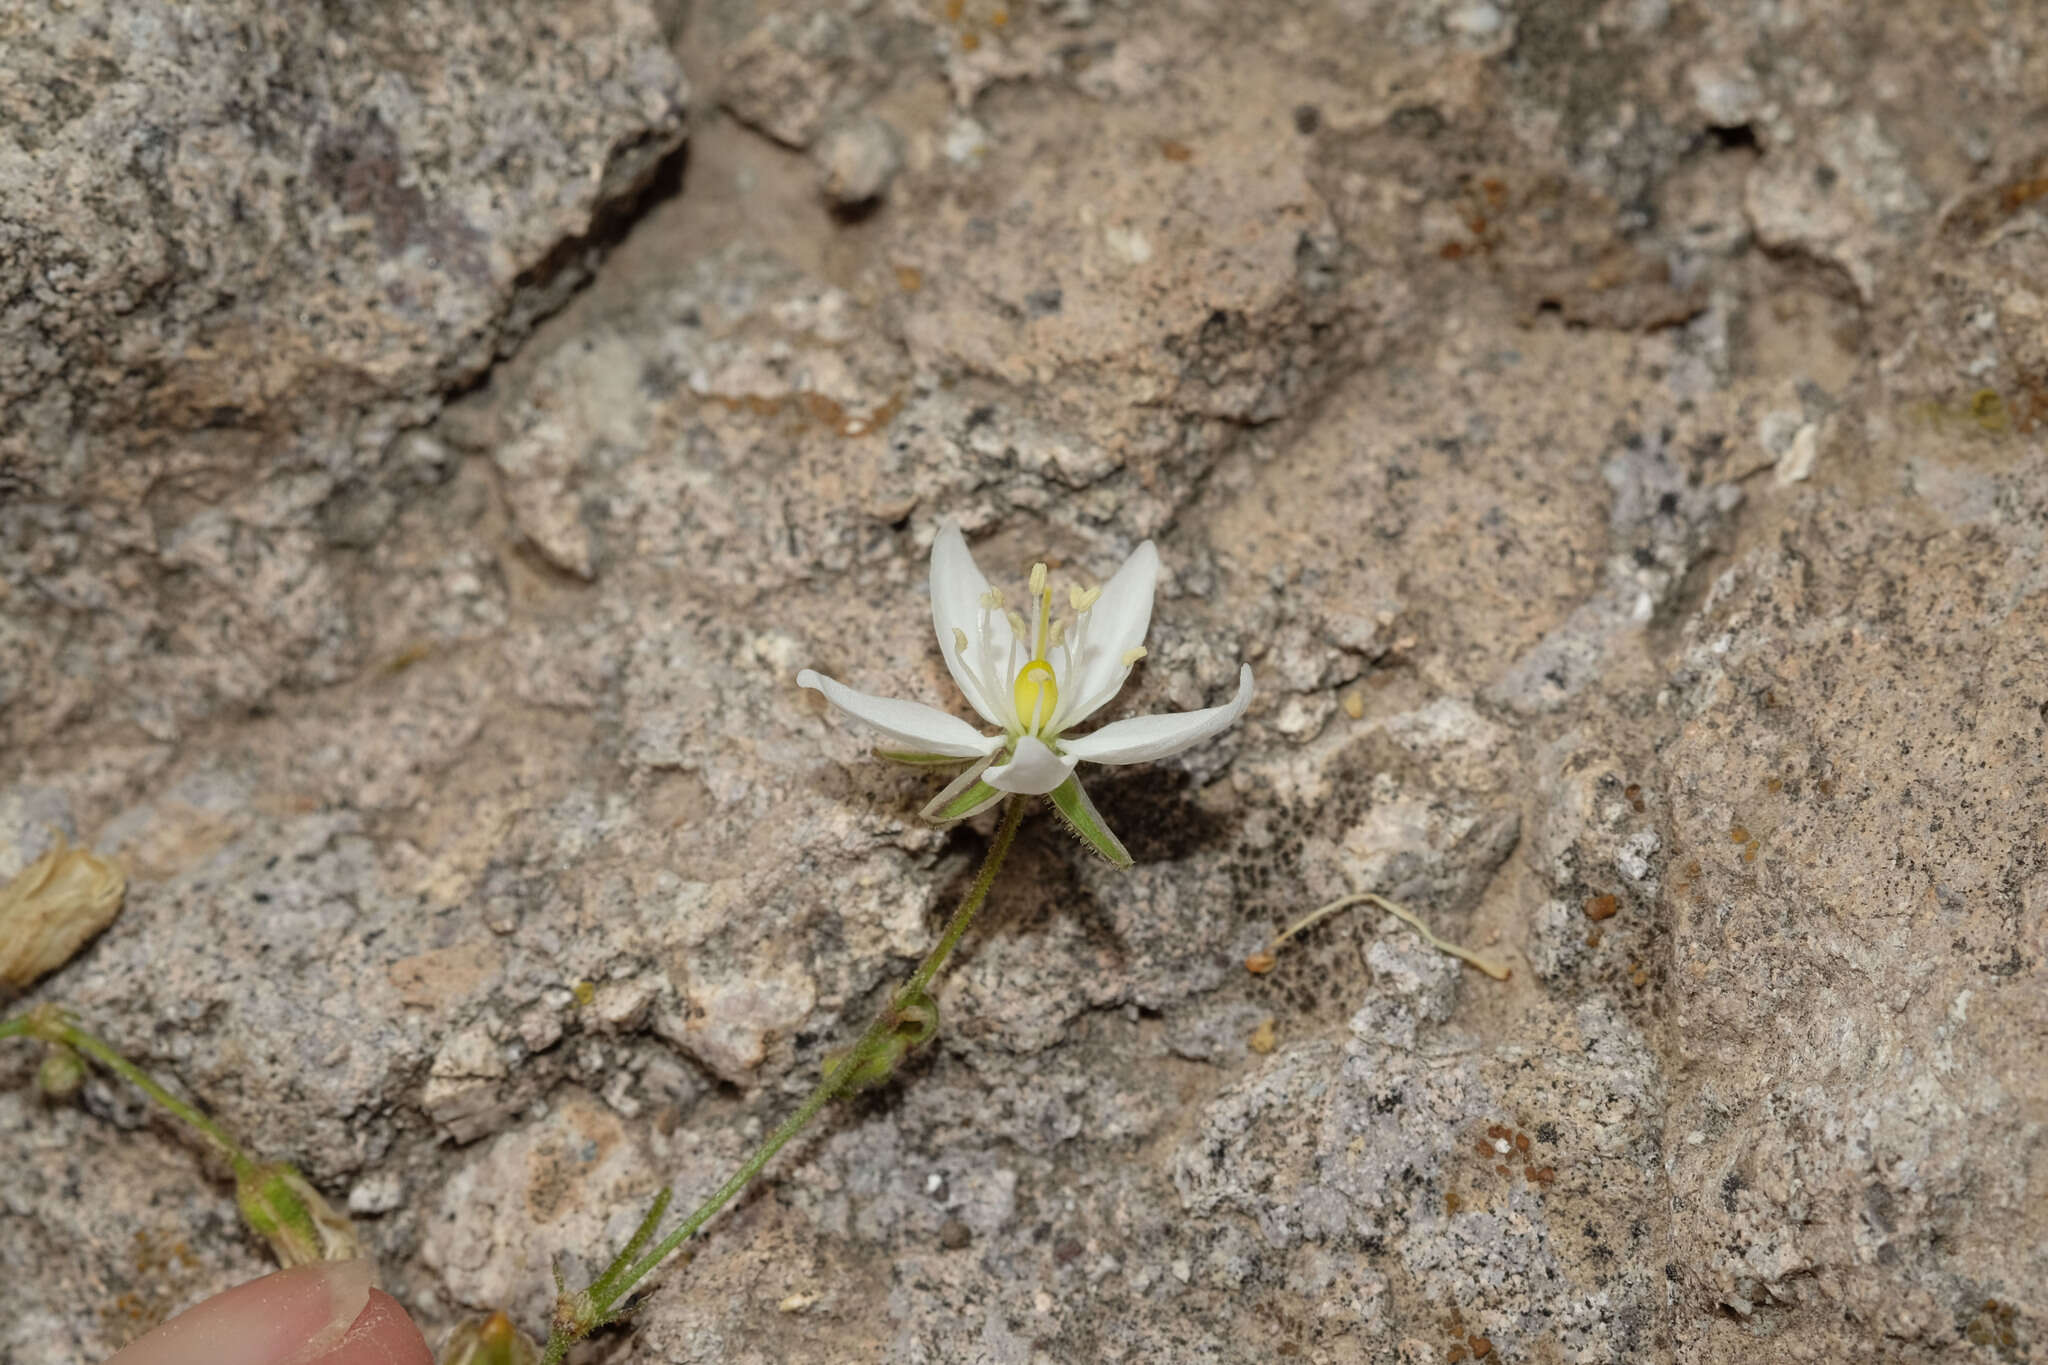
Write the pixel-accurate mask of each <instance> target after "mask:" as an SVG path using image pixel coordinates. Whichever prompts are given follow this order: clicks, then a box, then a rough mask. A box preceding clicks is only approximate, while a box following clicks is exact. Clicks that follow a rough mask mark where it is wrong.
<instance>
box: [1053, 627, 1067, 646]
mask: <svg viewBox="0 0 2048 1365" xmlns="http://www.w3.org/2000/svg"><path fill="white" fill-rule="evenodd" d="M1066 642H1067V623H1066V622H1065V621H1055V622H1053V623H1052V639H1051V641H1050V642H1049V643H1050V644H1052V645H1063V644H1065V643H1066Z"/></svg>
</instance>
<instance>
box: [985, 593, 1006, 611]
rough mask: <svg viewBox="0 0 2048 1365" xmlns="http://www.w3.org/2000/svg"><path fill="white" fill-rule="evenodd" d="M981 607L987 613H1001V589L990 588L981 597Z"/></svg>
mask: <svg viewBox="0 0 2048 1365" xmlns="http://www.w3.org/2000/svg"><path fill="white" fill-rule="evenodd" d="M981 605H982V607H983V609H984V610H987V611H1001V610H1002V609H1003V590H1002V589H1001V588H990V589H989V590H988V591H987V592H985V593H983V594H982V595H981Z"/></svg>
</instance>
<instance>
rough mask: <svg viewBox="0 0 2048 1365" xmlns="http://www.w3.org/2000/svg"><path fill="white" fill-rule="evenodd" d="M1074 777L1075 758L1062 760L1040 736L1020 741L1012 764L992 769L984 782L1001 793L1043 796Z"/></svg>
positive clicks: (983, 779)
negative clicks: (1047, 746)
mask: <svg viewBox="0 0 2048 1365" xmlns="http://www.w3.org/2000/svg"><path fill="white" fill-rule="evenodd" d="M1073 775H1074V760H1073V759H1071V758H1061V757H1060V756H1059V755H1058V754H1056V753H1054V752H1053V751H1052V750H1050V749H1048V748H1046V747H1045V743H1044V741H1042V740H1040V739H1039V738H1038V737H1037V736H1036V735H1026V736H1024V737H1023V738H1022V739H1020V740H1018V741H1017V752H1016V753H1015V754H1013V755H1011V757H1010V761H1009V762H1008V763H1005V764H1004V765H1003V766H1002V767H1000V768H990V769H989V770H988V771H987V772H985V773H983V774H982V775H981V780H982V781H984V782H986V783H988V784H989V785H990V786H991V787H994V788H995V789H996V790H998V791H1006V792H1015V793H1016V794H1017V795H1019V796H1043V795H1045V794H1046V793H1047V792H1049V791H1051V790H1052V789H1053V788H1054V787H1057V786H1058V785H1059V784H1060V783H1062V782H1064V781H1066V780H1067V779H1068V778H1069V777H1072V776H1073Z"/></svg>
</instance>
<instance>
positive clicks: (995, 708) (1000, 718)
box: [931, 521, 1015, 729]
mask: <svg viewBox="0 0 2048 1365" xmlns="http://www.w3.org/2000/svg"><path fill="white" fill-rule="evenodd" d="M931 583H932V628H933V629H934V630H935V631H937V632H938V636H939V653H941V654H943V655H944V656H945V658H946V671H947V672H949V673H951V674H952V675H953V682H954V683H955V684H956V685H957V686H958V687H959V688H960V691H961V693H962V694H963V695H964V696H965V697H966V698H967V704H968V705H969V706H972V707H973V708H974V709H975V710H976V711H978V712H980V713H981V718H982V719H983V720H985V721H987V722H988V723H989V724H990V725H1000V726H1002V727H1003V728H1004V729H1009V728H1012V727H1013V726H1014V725H1015V721H1014V720H1013V719H1012V718H1011V716H1010V714H1009V712H1010V710H1011V709H1012V706H1013V703H1010V702H1009V695H1010V687H1009V684H1010V679H1008V678H1004V677H987V676H985V673H984V670H983V669H982V665H981V662H980V659H981V638H982V619H983V617H984V616H986V617H987V618H988V628H989V632H990V635H991V638H990V640H989V650H990V654H991V657H992V658H993V659H994V660H995V665H996V667H997V669H999V670H1000V669H1006V668H1007V667H1008V661H1009V657H1010V623H1009V621H1008V619H1006V618H1005V617H1004V616H1003V614H1002V613H1001V612H999V611H994V612H984V611H983V610H982V606H981V596H982V594H983V593H985V592H987V591H988V580H987V579H986V578H984V577H982V573H981V570H980V568H979V567H977V566H976V564H975V562H974V556H973V554H972V553H970V552H969V551H968V549H967V537H965V536H963V535H961V534H960V527H959V526H958V525H957V524H955V523H953V522H950V521H948V522H944V523H942V524H941V525H940V527H939V533H938V534H937V535H936V536H934V537H932V573H931ZM956 630H957V631H959V632H960V633H961V634H963V635H965V636H966V637H967V653H968V657H967V659H966V660H962V659H961V657H960V651H959V649H958V648H957V647H956V645H955V644H954V641H953V632H954V631H956ZM977 674H984V675H983V676H981V677H980V681H979V682H977V680H976V679H977ZM983 683H985V684H986V688H985V689H984V687H983V686H982V685H981V684H983Z"/></svg>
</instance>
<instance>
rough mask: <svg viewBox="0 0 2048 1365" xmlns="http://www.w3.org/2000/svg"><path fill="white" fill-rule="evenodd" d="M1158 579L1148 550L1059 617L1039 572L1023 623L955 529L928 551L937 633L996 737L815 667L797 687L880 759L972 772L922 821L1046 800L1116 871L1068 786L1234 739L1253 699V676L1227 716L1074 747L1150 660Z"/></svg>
mask: <svg viewBox="0 0 2048 1365" xmlns="http://www.w3.org/2000/svg"><path fill="white" fill-rule="evenodd" d="M1158 579H1159V552H1158V551H1157V550H1155V549H1153V548H1152V542H1151V541H1149V540H1148V541H1146V542H1145V543H1144V544H1142V545H1140V546H1139V547H1138V548H1137V550H1136V551H1135V552H1134V553H1133V554H1132V555H1131V557H1130V558H1129V559H1127V560H1125V561H1124V564H1123V567H1122V568H1120V569H1118V570H1117V571H1116V573H1115V575H1114V576H1113V577H1111V578H1110V580H1109V582H1107V583H1105V584H1103V585H1102V586H1101V587H1099V588H1086V589H1082V588H1078V587H1077V588H1070V589H1069V590H1068V592H1067V595H1066V603H1067V607H1068V609H1069V611H1068V614H1066V615H1064V616H1061V617H1058V618H1056V617H1055V616H1054V613H1053V592H1052V587H1051V585H1050V584H1049V583H1047V581H1046V571H1045V566H1044V565H1043V564H1034V565H1033V566H1032V568H1031V590H1030V597H1029V601H1028V605H1029V606H1030V608H1031V615H1032V619H1031V620H1029V621H1027V620H1026V619H1025V618H1024V617H1023V615H1022V614H1020V613H1019V612H1018V611H1016V610H1013V609H1008V608H1006V606H1005V604H1004V599H1003V595H1002V593H1000V592H998V591H996V590H995V589H993V588H991V587H989V585H988V580H987V579H986V578H984V577H982V574H981V570H980V569H978V568H976V567H975V564H974V556H973V555H972V554H970V553H969V552H968V549H967V541H966V538H965V537H963V536H962V535H961V534H960V528H959V527H958V526H955V525H953V524H952V523H951V522H948V523H946V524H944V525H942V526H941V527H940V528H939V534H938V537H937V539H935V540H934V541H933V542H932V572H931V586H932V625H933V627H934V628H935V629H936V630H937V632H938V637H939V650H940V652H941V653H943V654H944V655H945V657H946V667H947V669H949V670H950V671H951V672H952V674H953V681H954V682H956V683H958V684H959V685H960V691H961V692H962V693H963V694H965V695H966V697H967V704H968V705H969V706H972V707H973V708H974V709H975V711H977V712H978V713H979V714H980V715H981V718H982V719H983V720H985V721H987V722H988V723H989V724H990V725H993V726H995V727H997V729H999V730H1000V731H1001V733H1000V734H994V735H985V734H983V733H981V732H980V731H979V730H977V729H975V727H974V726H972V725H970V724H968V723H967V722H966V721H964V720H961V719H960V718H959V717H957V716H952V715H948V714H947V713H946V712H944V711H940V710H937V709H935V708H933V707H930V706H925V705H923V704H922V703H919V702H914V701H897V700H894V699H892V698H889V697H876V696H870V695H869V694H867V693H865V692H856V691H855V690H854V689H852V688H850V687H847V686H845V685H843V684H841V683H837V682H834V681H833V680H832V679H830V678H827V677H825V676H823V675H822V674H819V673H815V672H813V671H812V670H810V669H808V668H807V669H805V670H804V671H803V672H801V673H799V674H797V675H796V680H797V683H798V684H799V685H800V686H803V687H811V688H816V689H817V690H818V691H820V692H822V693H824V694H825V699H826V700H827V701H829V702H831V703H832V704H833V705H834V706H836V707H838V708H839V709H840V710H842V711H844V712H846V714H848V715H849V716H852V717H854V718H855V719H856V720H861V721H865V722H866V723H867V724H869V725H871V726H873V727H874V728H875V729H877V730H880V731H881V732H882V733H883V734H885V735H887V736H889V738H890V739H892V740H894V741H895V742H896V743H897V744H899V745H901V746H903V747H902V749H901V750H900V751H887V750H885V751H884V753H885V755H886V756H887V757H890V758H896V759H901V760H904V761H906V762H912V763H941V762H948V761H952V760H956V759H971V760H974V764H973V766H972V767H970V768H969V769H968V770H967V771H966V772H965V773H963V774H961V775H960V777H959V778H958V780H956V781H955V782H954V783H953V784H952V785H951V786H949V787H947V788H946V790H945V791H943V792H941V793H939V795H938V797H937V798H936V799H935V800H934V801H933V802H932V803H931V805H929V806H927V807H926V808H925V815H926V816H927V817H928V818H930V819H934V820H942V821H943V820H959V819H964V818H965V817H967V816H969V815H972V814H974V813H975V812H976V811H979V810H982V809H983V808H985V807H987V806H989V805H992V804H994V803H995V802H996V801H999V800H1001V799H1002V797H1003V796H1004V794H1006V793H1013V794H1016V795H1021V796H1041V795H1043V796H1049V797H1051V798H1052V802H1053V805H1054V807H1055V808H1056V809H1057V810H1058V811H1059V812H1060V814H1061V815H1063V816H1065V817H1066V819H1067V822H1068V823H1069V824H1071V825H1072V826H1074V829H1075V832H1076V833H1078V834H1080V835H1081V837H1082V838H1083V839H1084V840H1086V841H1087V842H1088V843H1090V844H1092V845H1093V846H1094V847H1095V848H1096V849H1097V850H1098V851H1099V852H1101V853H1102V854H1103V856H1105V857H1107V858H1109V859H1110V860H1111V861H1112V862H1115V863H1117V864H1119V865H1121V866H1128V865H1129V863H1130V855H1129V854H1127V853H1125V852H1124V849H1123V845H1122V844H1120V843H1118V842H1117V840H1116V836H1115V835H1113V834H1110V833H1109V831H1108V829H1107V828H1105V827H1104V826H1103V824H1102V821H1101V817H1100V816H1098V815H1097V814H1096V811H1095V808H1094V806H1093V805H1092V804H1091V803H1090V802H1089V800H1088V797H1087V795H1086V793H1084V792H1083V791H1082V790H1081V787H1080V784H1079V783H1078V782H1077V781H1075V780H1074V765H1075V764H1076V763H1079V762H1084V761H1085V762H1089V763H1105V764H1112V765H1114V764H1123V763H1147V762H1150V761H1151V760H1153V759H1156V758H1165V757H1167V756H1168V755H1169V754H1177V753H1179V752H1180V751H1181V750H1183V749H1186V748H1190V747H1192V746H1193V745H1196V744H1200V743H1201V742H1202V741H1203V740H1205V739H1208V738H1209V737H1211V736H1212V735H1216V734H1218V733H1220V732H1222V731H1223V730H1225V729H1228V728H1229V727H1230V725H1231V724H1232V723H1233V722H1235V721H1236V720H1237V718H1238V717H1239V716H1241V715H1243V714H1244V709H1245V707H1247V706H1248V705H1250V704H1251V699H1252V670H1251V667H1250V665H1245V666H1244V667H1243V668H1242V669H1241V670H1240V672H1239V674H1238V681H1237V695H1236V696H1235V697H1233V698H1231V699H1230V701H1229V702H1228V703H1227V704H1226V705H1223V706H1211V707H1208V708H1206V709H1204V710H1200V711H1187V712H1182V713H1181V714H1178V715H1163V716H1137V717H1134V718H1132V719H1130V720H1120V721H1115V722H1112V723H1111V724H1109V725H1105V726H1103V727H1102V728H1101V729H1099V730H1097V731H1095V732H1094V733H1092V734H1086V735H1069V734H1068V731H1069V730H1071V729H1072V728H1073V727H1075V726H1077V725H1079V724H1080V723H1081V722H1083V721H1085V720H1087V719H1088V717H1090V716H1092V715H1094V714H1095V713H1096V712H1097V711H1099V710H1101V709H1102V708H1103V707H1104V706H1105V705H1107V704H1108V703H1109V700H1110V698H1112V697H1114V696H1115V695H1116V694H1117V692H1118V690H1119V689H1121V688H1122V687H1123V685H1124V680H1125V679H1126V678H1128V677H1130V675H1131V668H1132V666H1133V665H1134V664H1136V663H1137V662H1138V660H1140V659H1142V658H1144V657H1145V648H1144V639H1145V628H1146V627H1147V626H1148V625H1150V624H1151V621H1152V591H1153V588H1154V586H1155V585H1156V583H1157V582H1158Z"/></svg>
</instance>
